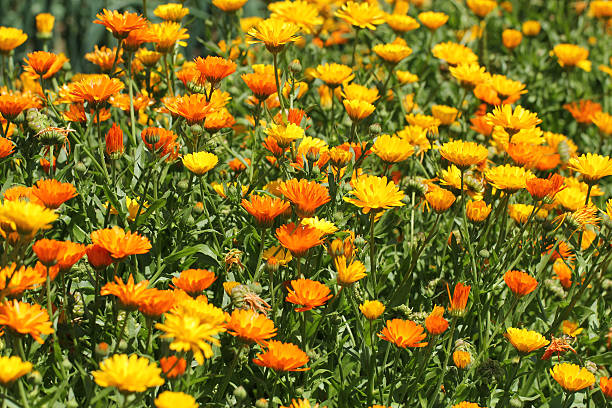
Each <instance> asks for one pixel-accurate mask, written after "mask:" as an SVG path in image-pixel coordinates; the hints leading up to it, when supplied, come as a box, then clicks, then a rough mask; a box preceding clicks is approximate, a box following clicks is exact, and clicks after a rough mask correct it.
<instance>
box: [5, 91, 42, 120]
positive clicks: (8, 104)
mask: <svg viewBox="0 0 612 408" xmlns="http://www.w3.org/2000/svg"><path fill="white" fill-rule="evenodd" d="M34 107H38V106H35V105H33V104H32V98H31V96H28V95H26V94H21V93H12V92H9V93H4V94H0V114H2V117H3V118H4V119H5V120H7V121H9V122H12V121H13V120H15V119H16V118H17V116H19V115H20V114H21V112H23V111H25V110H26V109H28V108H34ZM2 126H4V125H2Z"/></svg>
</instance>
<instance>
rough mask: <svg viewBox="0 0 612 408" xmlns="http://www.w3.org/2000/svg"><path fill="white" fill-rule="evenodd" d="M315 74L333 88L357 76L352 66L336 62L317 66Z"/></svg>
mask: <svg viewBox="0 0 612 408" xmlns="http://www.w3.org/2000/svg"><path fill="white" fill-rule="evenodd" d="M313 75H314V76H315V78H319V79H320V80H321V81H323V82H325V83H326V84H327V85H328V86H330V87H332V88H335V87H337V86H338V85H340V84H342V83H345V82H349V81H351V80H352V79H353V78H355V74H353V69H352V68H351V67H349V66H347V65H342V64H336V63H331V64H327V63H326V64H323V65H319V66H317V68H316V69H315V72H314V73H313Z"/></svg>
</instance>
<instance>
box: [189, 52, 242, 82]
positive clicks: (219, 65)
mask: <svg viewBox="0 0 612 408" xmlns="http://www.w3.org/2000/svg"><path fill="white" fill-rule="evenodd" d="M195 64H196V69H197V70H198V71H199V72H200V78H202V79H205V80H207V81H208V82H210V83H212V84H216V83H217V82H219V81H221V80H222V79H223V78H225V77H226V76H228V75H231V74H233V73H234V72H235V71H236V63H235V62H234V61H231V60H226V59H225V58H221V57H213V56H211V55H209V56H207V57H206V58H202V57H198V58H196V59H195Z"/></svg>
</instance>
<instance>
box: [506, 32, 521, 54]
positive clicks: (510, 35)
mask: <svg viewBox="0 0 612 408" xmlns="http://www.w3.org/2000/svg"><path fill="white" fill-rule="evenodd" d="M522 40H523V34H521V32H520V31H519V30H512V29H506V30H504V31H503V32H502V43H503V44H504V47H506V48H508V49H510V50H513V49H515V48H516V47H518V46H519V45H520V43H521V41H522Z"/></svg>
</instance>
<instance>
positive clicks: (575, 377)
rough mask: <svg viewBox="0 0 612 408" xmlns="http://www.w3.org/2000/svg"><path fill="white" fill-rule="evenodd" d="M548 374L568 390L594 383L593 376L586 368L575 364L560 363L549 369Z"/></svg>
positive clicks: (582, 387) (573, 390)
mask: <svg viewBox="0 0 612 408" xmlns="http://www.w3.org/2000/svg"><path fill="white" fill-rule="evenodd" d="M550 375H552V377H553V378H554V379H555V381H556V382H557V383H559V385H560V386H561V387H562V388H563V389H564V390H565V391H569V392H576V391H580V390H582V389H584V388H586V387H590V386H591V385H593V384H595V376H594V375H593V374H592V373H591V372H590V371H589V370H587V369H586V368H584V367H580V366H578V365H576V364H570V363H561V364H557V365H556V366H554V367H553V368H551V369H550Z"/></svg>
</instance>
